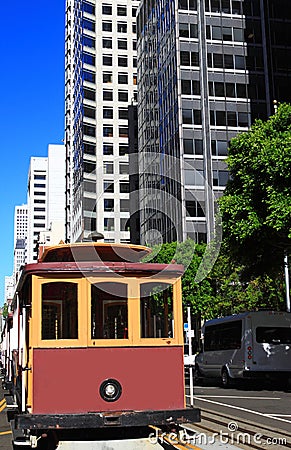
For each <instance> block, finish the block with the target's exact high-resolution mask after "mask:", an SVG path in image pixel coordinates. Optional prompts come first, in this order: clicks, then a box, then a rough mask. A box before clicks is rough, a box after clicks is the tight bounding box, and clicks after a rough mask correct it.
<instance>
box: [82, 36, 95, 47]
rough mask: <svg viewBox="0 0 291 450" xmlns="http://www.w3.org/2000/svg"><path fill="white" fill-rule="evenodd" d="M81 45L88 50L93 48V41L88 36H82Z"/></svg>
mask: <svg viewBox="0 0 291 450" xmlns="http://www.w3.org/2000/svg"><path fill="white" fill-rule="evenodd" d="M83 45H84V46H86V47H90V48H95V39H93V38H91V37H89V36H83Z"/></svg>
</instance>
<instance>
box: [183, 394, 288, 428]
mask: <svg viewBox="0 0 291 450" xmlns="http://www.w3.org/2000/svg"><path fill="white" fill-rule="evenodd" d="M186 397H189V398H190V395H186ZM195 399H196V400H199V401H201V402H208V403H214V404H215V405H220V406H226V407H227V408H232V409H239V410H240V411H245V412H249V413H252V414H257V415H258V416H263V417H270V416H268V415H267V414H264V413H260V412H258V411H253V410H252V409H247V408H240V407H239V406H233V405H229V404H228V403H220V402H214V401H213V400H207V399H206V398H201V397H195ZM270 419H273V420H278V421H280V422H287V423H291V420H286V419H280V417H270Z"/></svg>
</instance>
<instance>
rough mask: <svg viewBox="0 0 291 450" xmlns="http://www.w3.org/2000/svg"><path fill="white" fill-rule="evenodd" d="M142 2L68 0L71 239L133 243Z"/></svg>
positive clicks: (68, 227)
mask: <svg viewBox="0 0 291 450" xmlns="http://www.w3.org/2000/svg"><path fill="white" fill-rule="evenodd" d="M138 4H139V1H138V0H104V1H98V2H97V1H96V0H86V1H85V0H78V1H76V0H67V1H66V78H65V83H66V85H65V97H66V111H65V113H66V132H65V144H66V158H67V159H66V160H67V170H66V172H67V180H66V194H67V211H66V239H67V241H72V242H75V241H80V240H83V239H87V238H88V237H89V236H90V234H91V233H92V232H95V231H98V232H100V233H102V234H104V237H105V241H107V242H108V241H109V242H110V241H117V242H127V241H128V240H129V231H128V227H129V225H128V224H129V222H128V219H129V201H128V199H129V181H128V105H129V104H130V103H131V102H132V100H134V99H136V89H137V86H136V85H137V75H136V12H137V7H138Z"/></svg>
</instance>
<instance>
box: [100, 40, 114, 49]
mask: <svg viewBox="0 0 291 450" xmlns="http://www.w3.org/2000/svg"><path fill="white" fill-rule="evenodd" d="M102 47H103V48H112V39H105V38H103V39H102Z"/></svg>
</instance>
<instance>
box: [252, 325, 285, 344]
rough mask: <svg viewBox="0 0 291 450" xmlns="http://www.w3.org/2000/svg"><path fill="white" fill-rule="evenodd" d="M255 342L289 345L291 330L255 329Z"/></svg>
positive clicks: (276, 328)
mask: <svg viewBox="0 0 291 450" xmlns="http://www.w3.org/2000/svg"><path fill="white" fill-rule="evenodd" d="M256 341H257V342H259V343H260V344H262V343H266V344H291V328H288V327H257V328H256Z"/></svg>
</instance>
